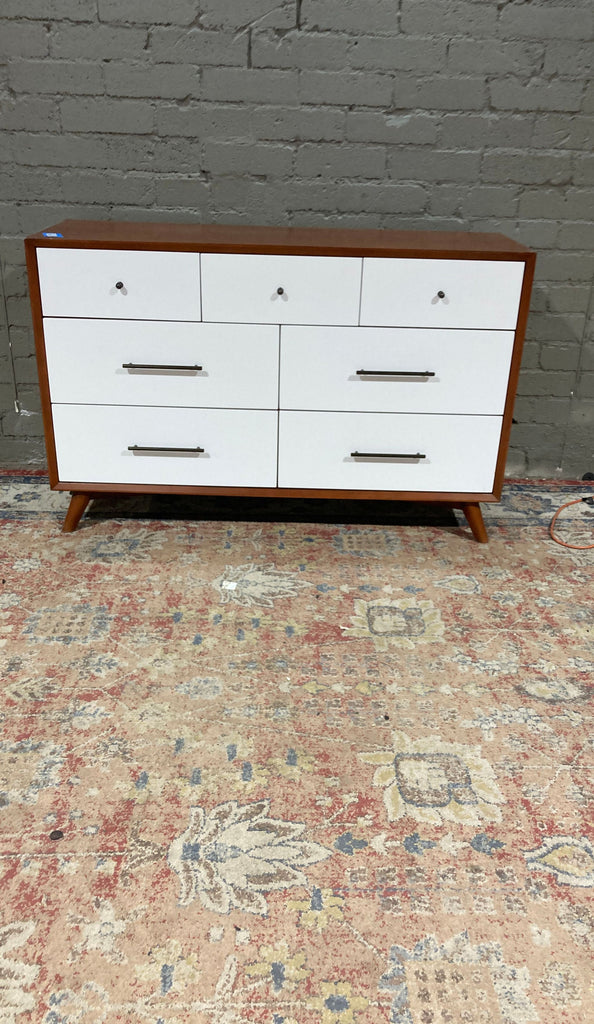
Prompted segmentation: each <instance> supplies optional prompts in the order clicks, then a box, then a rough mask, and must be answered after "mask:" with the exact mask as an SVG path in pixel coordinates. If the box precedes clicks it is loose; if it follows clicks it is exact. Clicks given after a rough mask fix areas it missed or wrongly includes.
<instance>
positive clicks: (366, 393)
mask: <svg viewBox="0 0 594 1024" xmlns="http://www.w3.org/2000/svg"><path fill="white" fill-rule="evenodd" d="M513 344H514V335H513V331H475V330H467V331H463V330H432V329H428V328H385V327H376V328H374V327H282V328H281V374H280V381H281V384H280V405H281V408H282V409H318V410H335V411H362V412H419V413H421V412H428V413H456V412H458V413H476V414H487V415H497V416H501V415H502V414H503V409H504V406H505V397H506V394H507V385H508V377H509V368H510V362H511V354H512V349H513ZM373 371H377V372H375V373H374V372H373Z"/></svg>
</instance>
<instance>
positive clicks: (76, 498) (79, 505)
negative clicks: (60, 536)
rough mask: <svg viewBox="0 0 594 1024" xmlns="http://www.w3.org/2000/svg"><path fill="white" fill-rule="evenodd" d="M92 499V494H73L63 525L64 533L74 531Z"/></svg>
mask: <svg viewBox="0 0 594 1024" xmlns="http://www.w3.org/2000/svg"><path fill="white" fill-rule="evenodd" d="M90 500H91V495H90V494H79V493H78V492H76V493H74V494H72V496H71V498H70V504H69V506H68V511H67V513H66V518H65V520H64V525H63V527H62V533H73V532H74V530H76V527H77V526H78V524H79V522H80V517H81V516H82V514H83V512H84V511H85V509H86V507H87V505H88V504H89V502H90Z"/></svg>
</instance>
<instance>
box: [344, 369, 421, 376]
mask: <svg viewBox="0 0 594 1024" xmlns="http://www.w3.org/2000/svg"><path fill="white" fill-rule="evenodd" d="M357 377H435V373H434V371H433V370H357Z"/></svg>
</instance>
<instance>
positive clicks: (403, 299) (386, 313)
mask: <svg viewBox="0 0 594 1024" xmlns="http://www.w3.org/2000/svg"><path fill="white" fill-rule="evenodd" d="M523 276H524V264H523V263H522V262H505V261H500V260H431V259H428V260H423V259H416V260H411V259H384V258H379V259H376V258H371V259H364V260H363V287H362V296H361V323H362V324H365V325H369V326H378V327H380V326H394V327H476V328H486V329H493V330H509V331H512V330H515V327H516V320H517V317H518V308H519V304H520V292H521V289H522V279H523ZM442 293H443V294H442Z"/></svg>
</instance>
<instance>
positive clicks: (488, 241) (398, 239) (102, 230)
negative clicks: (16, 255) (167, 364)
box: [27, 220, 530, 260]
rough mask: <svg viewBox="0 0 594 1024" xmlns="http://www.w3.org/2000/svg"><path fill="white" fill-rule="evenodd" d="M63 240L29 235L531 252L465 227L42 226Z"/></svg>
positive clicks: (165, 243)
mask: <svg viewBox="0 0 594 1024" xmlns="http://www.w3.org/2000/svg"><path fill="white" fill-rule="evenodd" d="M46 232H47V233H50V232H51V233H54V234H59V235H61V236H62V237H61V238H48V237H45V234H44V232H38V233H37V234H34V235H30V236H29V238H28V239H27V242H28V243H30V244H31V245H34V246H35V247H37V246H52V247H58V248H62V247H64V248H68V246H70V245H75V246H77V247H80V248H81V249H118V248H122V249H125V248H127V247H132V248H134V249H157V250H159V249H160V250H167V249H171V250H173V251H178V252H195V251H198V250H199V251H201V252H233V253H248V252H251V253H271V254H291V253H292V254H293V255H297V256H300V255H319V256H323V255H336V256H353V255H357V256H408V255H412V256H418V255H421V254H422V255H423V256H425V257H435V258H440V257H441V258H448V257H456V259H493V260H496V259H505V260H513V259H524V258H525V257H526V255H527V254H528V253H530V250H529V249H527V248H526V247H525V246H523V245H521V244H520V243H519V242H515V241H513V239H510V238H507V237H506V236H505V235H500V234H478V233H477V234H469V233H468V232H465V231H382V230H379V229H350V230H349V229H346V228H345V229H342V228H335V229H331V228H280V227H279V228H277V227H247V226H244V225H223V224H159V223H155V224H149V223H142V222H138V223H129V222H127V221H107V220H105V221H87V220H63V221H60V223H59V224H55V225H53V226H52V227H50V228H47V229H46Z"/></svg>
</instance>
